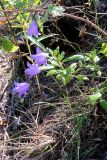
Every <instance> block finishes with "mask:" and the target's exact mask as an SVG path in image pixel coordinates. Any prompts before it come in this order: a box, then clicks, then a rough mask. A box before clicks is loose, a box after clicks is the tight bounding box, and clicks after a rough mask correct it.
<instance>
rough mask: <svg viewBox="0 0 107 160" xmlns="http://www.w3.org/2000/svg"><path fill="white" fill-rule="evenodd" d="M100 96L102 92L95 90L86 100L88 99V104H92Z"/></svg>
mask: <svg viewBox="0 0 107 160" xmlns="http://www.w3.org/2000/svg"><path fill="white" fill-rule="evenodd" d="M101 96H102V94H101V93H100V92H97V93H95V94H93V95H90V96H89V97H88V101H89V103H90V104H92V105H93V104H95V103H96V102H97V100H99V99H100V98H101Z"/></svg>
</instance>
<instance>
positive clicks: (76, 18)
mask: <svg viewBox="0 0 107 160" xmlns="http://www.w3.org/2000/svg"><path fill="white" fill-rule="evenodd" d="M62 16H63V17H69V18H72V19H75V20H79V21H83V22H85V23H87V24H89V25H91V26H92V27H93V28H95V29H96V30H97V31H98V32H100V33H101V34H102V35H103V36H106V37H107V32H105V31H104V30H103V29H101V28H100V27H99V26H97V25H96V24H94V23H93V22H92V21H90V20H89V19H88V18H82V17H79V16H75V15H73V14H68V13H63V14H62Z"/></svg>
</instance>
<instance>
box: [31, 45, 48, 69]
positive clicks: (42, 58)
mask: <svg viewBox="0 0 107 160" xmlns="http://www.w3.org/2000/svg"><path fill="white" fill-rule="evenodd" d="M36 52H37V54H34V55H31V58H32V59H33V60H35V61H36V64H38V65H39V66H40V65H47V58H46V57H47V55H46V53H44V52H42V50H41V49H40V48H39V47H37V48H36Z"/></svg>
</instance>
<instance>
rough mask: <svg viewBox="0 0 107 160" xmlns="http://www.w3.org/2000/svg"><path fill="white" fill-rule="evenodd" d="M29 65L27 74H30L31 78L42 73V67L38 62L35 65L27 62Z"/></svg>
mask: <svg viewBox="0 0 107 160" xmlns="http://www.w3.org/2000/svg"><path fill="white" fill-rule="evenodd" d="M27 66H28V68H27V69H26V70H25V74H27V75H29V77H30V78H32V77H33V76H36V75H37V74H39V73H40V68H39V66H38V65H37V64H34V65H33V64H30V63H29V62H27Z"/></svg>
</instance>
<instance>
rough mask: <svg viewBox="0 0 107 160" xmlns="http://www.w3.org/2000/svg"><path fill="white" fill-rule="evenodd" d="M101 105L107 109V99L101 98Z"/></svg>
mask: <svg viewBox="0 0 107 160" xmlns="http://www.w3.org/2000/svg"><path fill="white" fill-rule="evenodd" d="M100 105H101V107H102V108H103V109H107V101H105V100H101V101H100Z"/></svg>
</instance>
